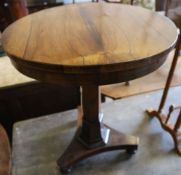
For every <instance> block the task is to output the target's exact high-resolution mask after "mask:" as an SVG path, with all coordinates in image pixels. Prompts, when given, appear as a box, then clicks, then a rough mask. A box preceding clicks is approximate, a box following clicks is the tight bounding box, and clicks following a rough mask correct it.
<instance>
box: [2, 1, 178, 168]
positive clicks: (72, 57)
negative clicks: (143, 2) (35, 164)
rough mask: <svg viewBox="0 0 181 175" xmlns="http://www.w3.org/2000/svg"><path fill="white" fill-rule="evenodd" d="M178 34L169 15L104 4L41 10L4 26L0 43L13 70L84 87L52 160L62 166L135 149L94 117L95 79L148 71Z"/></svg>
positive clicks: (121, 79)
mask: <svg viewBox="0 0 181 175" xmlns="http://www.w3.org/2000/svg"><path fill="white" fill-rule="evenodd" d="M177 37H178V33H177V29H176V27H175V25H174V24H173V23H172V22H171V21H170V20H169V19H168V18H166V17H164V16H160V15H158V14H156V13H155V12H152V11H149V10H146V9H143V8H141V7H134V6H130V5H121V4H110V3H109V4H107V3H86V4H78V5H67V6H61V7H56V8H51V9H47V10H43V11H40V12H37V13H34V14H32V15H29V16H26V17H24V18H22V19H20V20H18V21H17V22H15V23H14V24H12V25H11V26H9V27H8V28H7V29H6V31H5V32H4V33H3V38H2V41H3V47H4V49H5V51H6V53H7V54H8V55H9V57H10V58H11V61H12V63H13V65H14V66H15V67H16V69H18V70H19V71H20V72H22V73H23V74H25V75H27V76H29V77H32V78H35V79H37V80H40V81H45V82H49V83H58V84H62V85H64V84H70V85H75V86H81V87H82V109H83V120H82V124H81V126H80V127H78V129H77V132H76V134H75V137H74V138H73V140H72V142H71V143H70V145H69V146H68V148H67V150H66V151H65V152H64V154H63V155H62V156H61V157H60V159H59V160H58V164H59V166H60V168H61V170H62V171H68V170H69V168H70V167H71V166H72V165H74V164H75V163H76V162H78V161H80V160H82V159H84V158H86V157H89V156H91V155H94V154H97V153H100V152H104V151H111V150H118V149H124V150H126V151H127V152H128V153H133V152H134V151H135V150H136V149H137V147H138V138H137V137H134V136H127V135H125V134H122V133H119V132H117V131H115V130H114V129H111V128H110V127H108V126H105V125H103V124H101V123H100V120H99V85H106V84H112V83H119V82H124V81H129V80H133V79H136V78H138V77H141V76H144V75H146V74H148V73H150V72H153V71H154V70H156V69H157V68H159V67H160V66H161V65H162V64H163V63H164V61H165V59H166V56H167V54H168V53H169V52H170V50H171V49H172V48H173V47H174V46H175V43H176V40H177ZM66 93H68V92H66ZM47 100H48V99H47ZM120 110H121V109H120Z"/></svg>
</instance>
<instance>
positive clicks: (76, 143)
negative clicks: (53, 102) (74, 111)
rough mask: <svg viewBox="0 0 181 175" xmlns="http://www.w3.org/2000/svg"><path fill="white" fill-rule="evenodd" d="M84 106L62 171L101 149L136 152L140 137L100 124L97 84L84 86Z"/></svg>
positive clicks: (63, 162) (60, 162) (66, 152)
mask: <svg viewBox="0 0 181 175" xmlns="http://www.w3.org/2000/svg"><path fill="white" fill-rule="evenodd" d="M82 109H83V119H82V124H81V125H80V127H79V128H78V130H77V132H76V134H75V136H74V138H73V140H72V142H71V143H70V145H69V146H68V148H67V149H66V151H65V152H64V153H63V155H62V156H61V157H60V159H59V160H58V165H59V167H60V169H61V171H62V172H69V171H70V169H71V167H72V166H73V165H74V164H75V163H77V162H78V161H80V160H83V159H85V158H87V157H90V156H92V155H95V154H98V153H101V152H105V151H112V150H119V149H124V150H126V151H127V153H129V154H133V153H134V152H135V150H136V149H137V147H138V141H139V139H138V138H137V137H134V136H127V135H125V134H122V133H119V132H117V131H116V130H114V129H112V128H110V127H108V126H106V125H103V124H101V123H100V117H99V87H98V86H96V85H85V86H83V87H82Z"/></svg>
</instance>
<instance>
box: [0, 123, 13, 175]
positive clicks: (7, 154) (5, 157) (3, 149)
mask: <svg viewBox="0 0 181 175" xmlns="http://www.w3.org/2000/svg"><path fill="white" fill-rule="evenodd" d="M10 167H11V151H10V145H9V141H8V137H7V134H6V132H5V130H4V128H3V127H2V125H1V124H0V175H10Z"/></svg>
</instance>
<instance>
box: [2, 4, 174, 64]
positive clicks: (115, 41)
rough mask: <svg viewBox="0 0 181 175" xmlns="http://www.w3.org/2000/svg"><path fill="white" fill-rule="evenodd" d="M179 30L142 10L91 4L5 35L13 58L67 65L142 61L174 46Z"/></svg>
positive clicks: (57, 11)
mask: <svg viewBox="0 0 181 175" xmlns="http://www.w3.org/2000/svg"><path fill="white" fill-rule="evenodd" d="M176 36H177V31H176V27H175V26H174V24H173V23H172V22H171V21H170V20H167V19H165V17H162V16H159V15H158V14H156V13H153V12H151V11H149V10H146V9H142V8H141V7H131V6H129V5H121V4H120V5H118V4H106V3H91V4H81V5H80V4H79V5H67V6H63V7H56V8H52V9H48V10H44V11H41V12H38V13H35V14H32V15H29V16H27V17H24V18H23V19H21V20H19V21H17V22H16V23H14V24H13V25H11V26H10V27H9V28H8V29H7V30H6V31H5V32H4V34H3V46H4V49H5V50H6V52H7V53H8V54H9V55H11V56H14V57H17V58H21V59H23V60H27V61H33V62H40V63H48V64H56V65H63V66H89V65H108V64H114V63H123V62H128V61H138V60H142V59H144V58H147V57H150V56H153V55H156V54H158V53H161V52H163V51H165V50H167V49H169V48H170V47H171V46H173V45H174V44H175V39H176Z"/></svg>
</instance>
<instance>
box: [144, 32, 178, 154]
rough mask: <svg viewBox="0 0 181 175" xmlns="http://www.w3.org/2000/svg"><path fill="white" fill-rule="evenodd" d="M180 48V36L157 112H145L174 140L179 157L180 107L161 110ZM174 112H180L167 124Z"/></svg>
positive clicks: (149, 110)
mask: <svg viewBox="0 0 181 175" xmlns="http://www.w3.org/2000/svg"><path fill="white" fill-rule="evenodd" d="M180 46H181V35H179V39H178V41H177V47H176V51H175V55H174V58H173V62H172V65H171V68H170V71H169V74H168V78H167V81H166V84H165V88H164V91H163V95H162V98H161V101H160V105H159V108H158V110H153V109H148V110H147V111H146V112H147V114H148V115H149V116H150V117H156V118H158V120H159V121H160V124H161V126H162V128H163V129H164V130H165V131H167V132H168V133H169V134H170V135H171V136H172V138H173V140H174V146H175V150H176V151H177V153H178V154H179V155H181V138H180V135H181V132H180V131H179V128H180V126H181V106H180V105H179V106H174V105H171V106H170V108H169V112H168V114H165V113H164V112H163V108H164V105H165V102H166V98H167V95H168V90H169V87H170V84H171V81H172V78H173V74H174V71H175V68H176V65H177V61H178V58H179V50H180ZM174 110H180V112H179V115H178V117H177V120H176V122H175V124H171V122H169V119H170V118H171V114H172V112H173V111H174Z"/></svg>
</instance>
